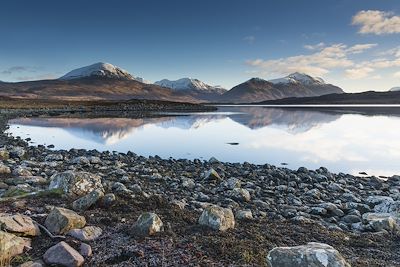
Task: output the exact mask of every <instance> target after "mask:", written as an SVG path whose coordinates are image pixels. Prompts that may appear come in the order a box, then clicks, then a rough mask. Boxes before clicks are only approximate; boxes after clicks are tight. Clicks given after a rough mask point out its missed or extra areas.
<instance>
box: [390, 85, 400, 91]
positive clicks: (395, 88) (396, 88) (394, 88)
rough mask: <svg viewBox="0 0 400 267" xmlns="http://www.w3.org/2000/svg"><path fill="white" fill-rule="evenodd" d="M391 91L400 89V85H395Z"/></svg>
mask: <svg viewBox="0 0 400 267" xmlns="http://www.w3.org/2000/svg"><path fill="white" fill-rule="evenodd" d="M389 91H400V86H397V87H393V88H391V89H390V90H389Z"/></svg>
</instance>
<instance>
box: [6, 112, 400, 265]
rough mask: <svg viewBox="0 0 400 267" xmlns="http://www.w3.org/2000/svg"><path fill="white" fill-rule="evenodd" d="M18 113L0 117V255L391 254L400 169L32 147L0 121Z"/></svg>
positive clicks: (216, 260) (182, 260)
mask: <svg viewBox="0 0 400 267" xmlns="http://www.w3.org/2000/svg"><path fill="white" fill-rule="evenodd" d="M18 112H19V111H18ZM46 112H47V111H46ZM21 114H22V113H12V112H3V115H4V116H3V118H2V119H1V120H0V130H1V132H2V134H1V136H0V160H1V161H0V162H1V163H0V229H1V230H0V251H1V254H0V266H7V265H9V264H11V265H13V266H24V267H27V266H30V267H33V266H51V265H57V264H58V265H60V266H271V267H276V266H332V267H333V266H337V267H338V266H399V265H400V255H399V253H398V249H399V248H400V235H399V229H400V228H399V226H400V217H399V216H400V214H399V213H400V191H399V189H400V176H393V177H388V179H387V180H382V179H380V178H377V177H356V176H352V175H348V174H343V173H339V174H334V173H331V172H329V171H328V170H327V169H326V168H322V167H321V168H319V169H317V170H308V169H306V168H299V169H298V170H291V169H288V168H279V167H276V166H272V165H269V164H265V165H254V164H250V163H243V164H239V163H226V162H220V161H218V160H217V159H215V158H211V159H209V160H207V161H202V160H193V161H191V160H186V159H180V160H179V159H162V158H160V157H158V156H154V157H149V158H146V157H142V156H139V155H136V154H135V153H133V152H129V153H127V154H121V153H112V152H98V151H94V150H91V151H87V150H80V149H71V150H69V151H65V150H55V149H51V148H48V147H44V146H37V147H33V146H29V145H28V143H27V140H21V139H19V138H14V137H11V136H8V135H6V134H4V133H3V132H4V129H6V121H7V119H9V118H10V117H14V116H17V115H21ZM24 114H25V115H32V114H33V113H30V111H29V112H26V111H25V113H24ZM210 149H212V148H210ZM327 153H328V152H327Z"/></svg>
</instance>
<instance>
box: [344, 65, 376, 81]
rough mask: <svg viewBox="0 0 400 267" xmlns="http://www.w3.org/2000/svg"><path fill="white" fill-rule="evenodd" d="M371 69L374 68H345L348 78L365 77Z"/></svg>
mask: <svg viewBox="0 0 400 267" xmlns="http://www.w3.org/2000/svg"><path fill="white" fill-rule="evenodd" d="M373 71H374V69H373V68H369V67H361V68H353V69H347V70H346V77H347V78H349V79H361V78H365V77H367V76H368V75H369V74H370V73H371V72H373Z"/></svg>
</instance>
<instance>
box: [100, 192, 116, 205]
mask: <svg viewBox="0 0 400 267" xmlns="http://www.w3.org/2000/svg"><path fill="white" fill-rule="evenodd" d="M115 199H116V198H115V195H114V194H113V193H108V194H106V195H105V196H104V197H103V199H102V200H101V204H102V205H103V206H104V207H110V206H111V205H112V204H113V203H114V201H115Z"/></svg>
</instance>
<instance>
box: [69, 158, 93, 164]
mask: <svg viewBox="0 0 400 267" xmlns="http://www.w3.org/2000/svg"><path fill="white" fill-rule="evenodd" d="M71 163H72V164H80V165H90V161H89V159H88V158H87V157H82V156H81V157H76V158H73V159H72V160H71Z"/></svg>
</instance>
